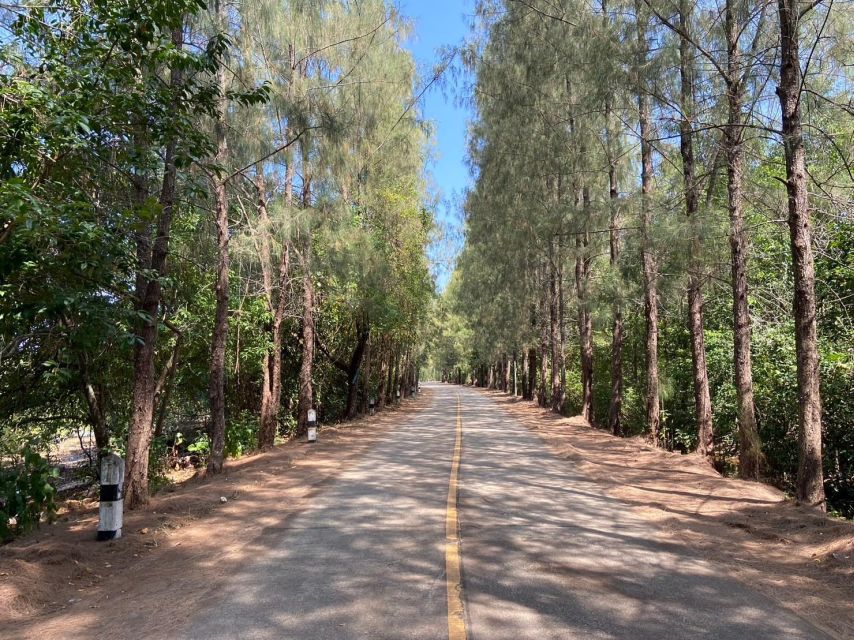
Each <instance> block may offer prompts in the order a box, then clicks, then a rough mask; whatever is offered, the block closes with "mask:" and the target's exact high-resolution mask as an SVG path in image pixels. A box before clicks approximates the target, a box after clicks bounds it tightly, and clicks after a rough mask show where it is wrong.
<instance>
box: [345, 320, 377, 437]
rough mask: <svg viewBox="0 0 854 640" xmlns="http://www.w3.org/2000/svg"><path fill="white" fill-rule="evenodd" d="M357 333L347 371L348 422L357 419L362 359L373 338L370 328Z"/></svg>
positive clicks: (361, 329)
mask: <svg viewBox="0 0 854 640" xmlns="http://www.w3.org/2000/svg"><path fill="white" fill-rule="evenodd" d="M357 333H358V337H357V339H356V347H355V348H354V349H353V354H352V356H351V357H350V363H349V366H348V368H347V370H346V374H347V408H346V412H345V418H346V419H347V420H352V419H353V418H355V417H356V413H357V410H358V399H359V370H360V369H361V367H362V359H363V358H364V355H365V349H366V348H367V346H368V340H369V339H370V337H371V333H370V329H368V328H360V329H359V330H358V332H357Z"/></svg>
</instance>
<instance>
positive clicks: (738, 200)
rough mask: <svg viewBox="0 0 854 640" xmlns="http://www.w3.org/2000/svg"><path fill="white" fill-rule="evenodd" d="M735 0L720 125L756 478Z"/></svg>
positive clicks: (742, 447) (739, 376)
mask: <svg viewBox="0 0 854 640" xmlns="http://www.w3.org/2000/svg"><path fill="white" fill-rule="evenodd" d="M734 5H735V1H734V0H727V3H726V17H725V22H726V39H727V78H726V80H727V105H728V110H729V114H728V122H727V127H726V129H725V131H724V146H725V147H726V156H727V197H728V201H729V216H730V250H731V257H732V315H733V366H734V371H735V391H736V399H737V404H738V433H739V455H738V466H739V474H740V475H741V477H742V478H751V479H758V478H759V476H760V473H761V467H762V443H761V441H760V439H759V433H758V431H757V429H756V413H755V408H754V404H753V364H752V361H751V354H750V331H751V329H750V309H749V306H748V298H747V295H748V291H747V234H746V231H745V228H744V210H743V196H742V178H743V173H744V151H743V148H742V135H743V131H742V127H741V120H742V115H741V108H742V88H743V85H742V82H741V74H742V70H741V65H742V62H741V50H740V47H739V35H740V33H741V25H740V24H739V23H738V18H737V15H736V14H737V12H738V8H737V7H735V6H734Z"/></svg>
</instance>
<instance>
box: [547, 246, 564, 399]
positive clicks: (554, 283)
mask: <svg viewBox="0 0 854 640" xmlns="http://www.w3.org/2000/svg"><path fill="white" fill-rule="evenodd" d="M557 260H558V257H557V256H556V255H555V252H554V251H552V255H551V260H550V261H549V294H550V300H549V322H550V328H551V336H550V339H551V365H552V398H551V399H552V411H554V412H556V413H560V412H561V410H562V409H563V402H562V400H563V393H562V389H561V368H562V366H561V346H562V345H561V340H560V287H561V283H560V282H559V281H558V280H559V276H558V268H557V264H556V261H557Z"/></svg>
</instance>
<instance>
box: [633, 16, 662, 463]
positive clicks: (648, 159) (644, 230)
mask: <svg viewBox="0 0 854 640" xmlns="http://www.w3.org/2000/svg"><path fill="white" fill-rule="evenodd" d="M635 6H636V8H637V14H638V16H637V38H638V47H639V49H640V51H639V56H640V62H641V64H640V67H641V68H640V69H638V74H639V76H640V77H639V78H638V120H639V125H640V139H641V241H642V244H643V246H642V251H643V290H644V316H645V319H646V421H647V428H648V430H649V431H648V434H649V436H648V437H649V440H650V442H651V443H652V444H654V445H655V446H658V445H659V441H658V440H659V428H660V423H661V409H660V405H659V379H658V265H657V262H656V257H655V253H654V248H653V245H652V238H651V236H650V231H651V228H652V203H651V202H650V199H651V195H652V178H653V163H652V143H651V139H652V118H651V114H650V106H649V95H648V92H647V88H646V79H645V78H644V77H643V75H642V74H644V73H645V70H644V69H643V66H644V65H645V64H646V60H647V52H648V49H649V43H648V42H647V25H648V20H649V18H648V16H647V15H646V14H645V12H644V11H643V10H642V9H641V4H640V2H636V3H635Z"/></svg>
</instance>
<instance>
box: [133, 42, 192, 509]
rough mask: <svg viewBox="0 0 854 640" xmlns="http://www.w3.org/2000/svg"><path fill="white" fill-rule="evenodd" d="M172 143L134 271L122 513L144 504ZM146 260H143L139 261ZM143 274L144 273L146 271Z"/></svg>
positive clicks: (175, 77) (171, 200) (172, 182)
mask: <svg viewBox="0 0 854 640" xmlns="http://www.w3.org/2000/svg"><path fill="white" fill-rule="evenodd" d="M172 43H173V44H174V46H175V48H176V49H178V50H180V49H182V48H183V45H184V30H183V27H177V28H175V29H173V30H172ZM171 75H172V77H171V79H170V85H171V90H172V92H173V94H175V96H176V98H175V101H174V102H173V105H174V106H175V108H177V94H178V92H179V90H180V87H181V85H182V84H183V81H184V79H183V74H182V72H181V70H180V69H177V68H176V69H172V73H171ZM176 149H177V140H176V139H174V138H172V139H170V140H169V141H168V142H167V143H166V151H165V154H164V161H163V165H164V171H163V183H162V186H161V189H160V213H159V215H158V218H157V231H156V236H155V238H154V242H153V243H152V244H151V253H150V259H146V260H145V261H144V262H143V264H141V265H140V269H142V270H147V271H148V272H149V273H151V274H153V277H151V278H150V279H149V277H148V276H145V275H142V276H138V282H139V283H140V287H139V292H140V294H141V295H140V297H139V301H138V305H139V307H138V308H139V310H140V311H141V312H142V313H143V314H144V315H145V317H146V319H145V320H144V321H143V322H142V326H141V327H140V328H139V333H138V335H137V340H136V343H135V346H134V362H133V389H132V391H131V417H130V426H129V430H128V447H127V462H126V465H125V483H124V500H125V506H126V507H127V508H128V509H133V508H136V507H138V506H139V505H142V504H145V503H147V502H148V498H149V493H148V454H149V450H150V448H151V436H152V430H153V422H152V421H153V418H154V390H155V384H156V381H155V374H154V356H155V351H156V347H157V324H158V315H159V309H160V298H161V286H160V283H161V278H163V277H164V276H165V275H166V270H167V265H166V259H167V257H168V255H169V234H170V231H171V228H172V216H173V213H174V206H175V190H176V183H177V167H176V165H175V153H176ZM145 257H146V258H148V256H145ZM146 268H147V269H146Z"/></svg>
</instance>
